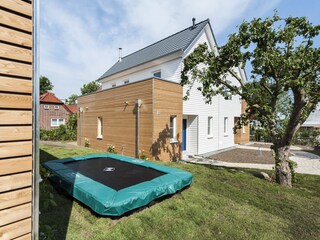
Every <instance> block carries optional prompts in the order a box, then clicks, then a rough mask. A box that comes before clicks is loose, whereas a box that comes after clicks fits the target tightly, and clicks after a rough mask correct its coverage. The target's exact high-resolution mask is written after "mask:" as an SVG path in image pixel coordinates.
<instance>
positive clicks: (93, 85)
mask: <svg viewBox="0 0 320 240" xmlns="http://www.w3.org/2000/svg"><path fill="white" fill-rule="evenodd" d="M99 87H100V83H99V82H97V81H92V82H89V83H87V84H83V86H82V88H81V94H82V95H85V94H88V93H92V92H96V91H97V90H98V89H99Z"/></svg>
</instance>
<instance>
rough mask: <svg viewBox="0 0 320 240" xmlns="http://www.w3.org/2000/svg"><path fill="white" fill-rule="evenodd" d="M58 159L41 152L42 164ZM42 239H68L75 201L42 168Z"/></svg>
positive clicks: (40, 217)
mask: <svg viewBox="0 0 320 240" xmlns="http://www.w3.org/2000/svg"><path fill="white" fill-rule="evenodd" d="M55 159H58V158H57V157H56V156H53V155H51V154H49V153H48V152H46V151H44V150H40V162H41V164H42V163H44V162H46V161H50V160H55ZM40 174H41V177H42V179H43V181H42V182H41V183H40V216H39V219H40V239H66V236H67V231H68V224H69V220H70V214H71V210H72V205H73V200H72V198H70V197H68V196H67V195H66V194H65V193H64V192H63V191H62V190H61V189H60V188H59V187H57V186H56V185H55V184H54V183H53V182H52V181H51V180H50V173H49V172H48V171H47V170H46V169H44V168H43V167H42V166H41V167H40Z"/></svg>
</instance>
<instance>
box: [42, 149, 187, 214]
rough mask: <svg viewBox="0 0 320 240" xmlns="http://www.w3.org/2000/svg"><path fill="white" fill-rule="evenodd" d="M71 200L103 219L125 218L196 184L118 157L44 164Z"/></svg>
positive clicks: (171, 171)
mask: <svg viewBox="0 0 320 240" xmlns="http://www.w3.org/2000/svg"><path fill="white" fill-rule="evenodd" d="M43 166H44V167H45V168H47V169H48V170H50V171H51V172H52V173H53V174H54V177H53V178H52V179H53V180H54V181H55V182H56V183H57V184H58V185H59V186H60V187H62V188H63V189H64V190H66V191H67V192H68V193H69V194H70V195H71V196H73V197H74V198H76V199H77V200H79V201H81V202H82V203H84V204H85V205H87V206H89V207H90V208H91V209H92V210H93V211H95V212H96V213H98V214H100V215H107V216H121V215H123V214H124V213H126V212H128V211H131V210H133V209H136V208H139V207H142V206H145V205H147V204H149V203H150V202H151V201H153V200H155V199H157V198H160V197H163V196H165V195H170V194H174V193H175V192H177V191H179V190H181V189H183V188H184V187H186V186H188V185H190V184H191V182H192V174H191V173H188V172H186V171H183V170H180V169H176V168H171V167H166V166H163V165H159V164H155V163H151V162H148V161H144V160H140V159H135V158H131V157H125V156H122V155H117V154H94V155H87V156H81V157H74V158H66V159H59V160H53V161H49V162H46V163H44V164H43Z"/></svg>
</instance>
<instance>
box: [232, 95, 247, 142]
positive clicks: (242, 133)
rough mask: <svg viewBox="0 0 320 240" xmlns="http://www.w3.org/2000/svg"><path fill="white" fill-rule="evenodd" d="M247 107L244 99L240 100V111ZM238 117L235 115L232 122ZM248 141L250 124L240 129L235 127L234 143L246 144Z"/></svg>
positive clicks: (235, 121)
mask: <svg viewBox="0 0 320 240" xmlns="http://www.w3.org/2000/svg"><path fill="white" fill-rule="evenodd" d="M246 108H247V103H246V101H244V100H242V102H241V112H242V113H244V112H245V111H246ZM238 119H239V118H238V117H235V119H234V124H235V125H236V124H237V121H238ZM249 141H250V124H248V125H246V126H243V127H242V128H241V129H237V131H236V134H234V143H235V144H247V143H249Z"/></svg>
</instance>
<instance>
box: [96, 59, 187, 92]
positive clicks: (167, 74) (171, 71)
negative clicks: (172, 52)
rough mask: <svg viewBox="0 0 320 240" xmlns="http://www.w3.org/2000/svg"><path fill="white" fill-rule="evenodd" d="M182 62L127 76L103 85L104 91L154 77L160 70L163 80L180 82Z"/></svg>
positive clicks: (165, 64)
mask: <svg viewBox="0 0 320 240" xmlns="http://www.w3.org/2000/svg"><path fill="white" fill-rule="evenodd" d="M181 62H182V58H176V59H174V60H171V61H168V62H165V63H162V64H160V65H157V66H154V67H150V68H147V69H143V70H140V71H137V72H135V73H131V74H128V75H126V76H123V77H120V78H117V79H116V80H110V81H107V82H104V83H102V89H103V90H104V89H108V88H111V87H112V85H113V84H116V85H117V86H121V85H124V81H125V80H129V81H130V83H132V82H137V81H140V80H144V79H148V78H151V77H153V73H154V72H155V71H158V70H161V78H163V79H166V80H170V81H173V82H180V74H181Z"/></svg>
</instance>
